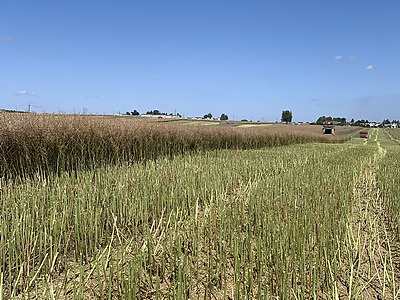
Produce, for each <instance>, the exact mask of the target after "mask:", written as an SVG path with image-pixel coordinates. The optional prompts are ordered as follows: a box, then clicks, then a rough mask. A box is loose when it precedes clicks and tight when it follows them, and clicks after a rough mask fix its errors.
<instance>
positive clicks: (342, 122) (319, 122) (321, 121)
mask: <svg viewBox="0 0 400 300" xmlns="http://www.w3.org/2000/svg"><path fill="white" fill-rule="evenodd" d="M325 121H333V122H334V123H335V124H336V125H343V126H344V125H346V124H347V121H346V118H340V117H336V118H332V117H330V116H329V117H326V116H321V117H319V118H318V120H317V121H316V122H315V124H317V125H322V124H324V122H325Z"/></svg>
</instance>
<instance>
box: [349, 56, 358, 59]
mask: <svg viewBox="0 0 400 300" xmlns="http://www.w3.org/2000/svg"><path fill="white" fill-rule="evenodd" d="M357 59H358V56H349V57H348V60H357Z"/></svg>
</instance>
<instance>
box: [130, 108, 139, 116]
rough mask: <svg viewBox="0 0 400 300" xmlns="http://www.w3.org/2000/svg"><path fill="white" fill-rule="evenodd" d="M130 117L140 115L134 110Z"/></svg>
mask: <svg viewBox="0 0 400 300" xmlns="http://www.w3.org/2000/svg"><path fill="white" fill-rule="evenodd" d="M131 115H132V116H138V115H140V113H139V112H138V111H137V110H136V109H134V110H133V111H132V112H131Z"/></svg>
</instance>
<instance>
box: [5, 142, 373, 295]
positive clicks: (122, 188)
mask: <svg viewBox="0 0 400 300" xmlns="http://www.w3.org/2000/svg"><path fill="white" fill-rule="evenodd" d="M359 151H360V148H357V147H348V146H346V145H343V146H342V145H334V146H332V145H321V144H318V145H317V144H310V145H295V146H290V147H280V148H271V149H263V150H246V151H233V150H223V151H208V152H203V153H199V154H196V155H187V156H181V157H176V158H174V159H173V160H169V159H161V158H160V159H158V160H155V161H150V162H148V163H146V164H136V165H133V166H117V167H110V166H109V167H105V168H97V169H94V170H90V171H86V172H79V173H78V174H77V176H67V174H63V175H61V176H52V178H50V179H43V180H42V181H37V180H27V181H25V182H24V183H22V184H19V185H12V184H10V183H5V182H2V189H1V199H2V201H3V202H2V211H1V212H2V215H1V218H2V220H3V222H2V223H1V227H0V229H1V237H2V239H1V240H0V243H1V247H0V249H1V255H0V259H1V260H0V273H1V274H3V275H2V276H3V283H2V287H3V291H4V294H5V295H6V296H7V297H8V298H14V297H17V296H20V298H24V297H26V298H28V299H52V298H54V299H90V298H92V299H105V298H109V299H157V298H158V299H188V298H190V299H208V298H216V299H228V297H231V298H233V299H263V298H264V299H270V298H272V297H277V296H280V297H283V298H296V297H298V298H301V297H304V298H308V299H309V298H312V297H318V296H321V297H325V298H329V297H330V296H331V295H332V294H331V292H332V286H333V284H334V281H335V280H337V279H336V276H339V274H337V270H338V260H339V257H338V254H337V253H338V252H339V251H340V245H341V241H342V240H343V239H344V238H345V237H344V232H345V226H346V222H347V218H348V216H349V214H350V213H351V209H350V207H351V205H350V203H351V200H352V182H353V180H354V177H357V176H358V173H359V171H360V169H361V168H362V166H361V165H359V164H358V156H357V154H358V153H359ZM365 154H366V155H369V156H371V155H372V154H371V152H368V151H367V152H365ZM339 156H340V158H339ZM321 165H323V166H324V167H323V168H321V167H320V166H321ZM348 166H351V168H348ZM332 174H335V177H336V178H335V184H332Z"/></svg>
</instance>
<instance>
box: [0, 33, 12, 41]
mask: <svg viewBox="0 0 400 300" xmlns="http://www.w3.org/2000/svg"><path fill="white" fill-rule="evenodd" d="M12 39H13V38H12V37H11V36H9V35H7V34H0V40H5V41H12Z"/></svg>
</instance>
